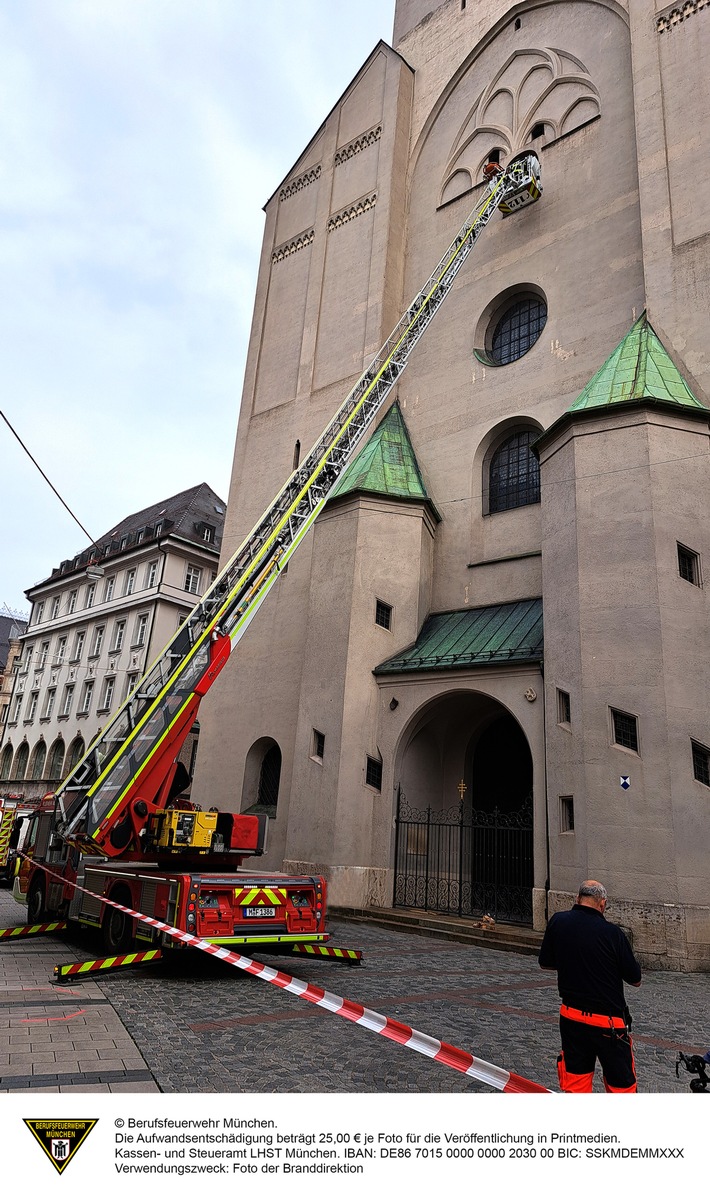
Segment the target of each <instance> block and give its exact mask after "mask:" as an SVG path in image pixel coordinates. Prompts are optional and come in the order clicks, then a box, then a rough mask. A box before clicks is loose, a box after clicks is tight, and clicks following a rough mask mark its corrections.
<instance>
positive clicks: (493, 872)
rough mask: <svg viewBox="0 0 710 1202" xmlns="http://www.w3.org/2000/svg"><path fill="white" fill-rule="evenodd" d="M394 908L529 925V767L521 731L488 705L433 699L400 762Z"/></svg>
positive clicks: (468, 695)
mask: <svg viewBox="0 0 710 1202" xmlns="http://www.w3.org/2000/svg"><path fill="white" fill-rule="evenodd" d="M398 770H399V771H398V775H399V785H398V790H397V814H396V824H395V825H396V839H395V897H394V904H395V906H397V907H405V908H415V909H422V910H431V911H434V912H438V913H447V914H459V915H462V916H464V917H473V918H480V917H482V916H483V915H484V914H488V915H490V916H491V917H492V918H495V919H496V920H497V921H499V922H516V923H530V922H532V887H533V818H532V814H533V810H532V780H533V764H532V756H531V753H530V747H529V745H528V741H527V739H526V737H525V734H524V732H523V730H522V728H521V726H520V725H519V723H518V722H517V721H516V720H515V718H513V716H512V715H511V714H510V713H509V712H508V710H506V709H505V708H504V706H502V705H501V704H500V703H499V702H497V701H495V700H494V699H493V698H491V697H488V696H486V695H485V694H482V693H475V692H465V693H463V692H457V693H451V694H448V695H447V696H445V697H441V698H438V699H437V700H436V701H434V702H432V703H431V704H430V705H429V706H427V707H425V709H424V710H423V711H421V712H420V714H419V715H418V716H417V719H416V720H415V722H414V724H413V725H412V727H411V728H410V729H409V730H408V731H407V732H405V735H404V737H403V740H402V744H401V747H400V752H399V756H398Z"/></svg>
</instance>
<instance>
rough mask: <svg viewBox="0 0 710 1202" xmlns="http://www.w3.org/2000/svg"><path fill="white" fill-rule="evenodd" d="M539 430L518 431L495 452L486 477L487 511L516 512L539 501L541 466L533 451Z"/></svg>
mask: <svg viewBox="0 0 710 1202" xmlns="http://www.w3.org/2000/svg"><path fill="white" fill-rule="evenodd" d="M539 436H540V432H539V430H518V431H516V433H515V434H511V435H510V437H508V438H506V440H505V442H502V443H501V445H500V446H499V447H498V449H497V450H496V451H495V453H494V455H493V457H492V459H491V466H490V471H489V478H488V512H489V513H501V512H502V511H503V510H504V509H519V508H520V507H521V506H522V505H535V504H537V503H538V502H539V500H540V464H539V463H538V460H537V458H536V456H535V455H534V454H533V451H532V449H531V448H532V443H533V442H535V439H536V438H539Z"/></svg>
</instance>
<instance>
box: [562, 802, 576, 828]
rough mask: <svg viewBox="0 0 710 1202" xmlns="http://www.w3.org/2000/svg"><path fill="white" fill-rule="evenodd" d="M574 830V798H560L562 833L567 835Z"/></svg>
mask: <svg viewBox="0 0 710 1202" xmlns="http://www.w3.org/2000/svg"><path fill="white" fill-rule="evenodd" d="M573 830H574V797H560V831H561V833H562V834H563V835H564V834H567V833H568V832H570V831H573Z"/></svg>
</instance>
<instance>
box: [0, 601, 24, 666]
mask: <svg viewBox="0 0 710 1202" xmlns="http://www.w3.org/2000/svg"><path fill="white" fill-rule="evenodd" d="M26 629H27V622H24V621H21V620H20V619H19V618H13V617H12V616H11V615H10V614H0V672H2V671H4V669H5V666H6V664H7V656H8V652H9V650H10V640H11V639H19V637H20V635H22V634H24V633H25V631H26Z"/></svg>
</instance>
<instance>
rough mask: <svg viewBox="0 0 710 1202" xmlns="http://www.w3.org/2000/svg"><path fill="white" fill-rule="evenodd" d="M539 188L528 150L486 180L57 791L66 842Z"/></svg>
mask: <svg viewBox="0 0 710 1202" xmlns="http://www.w3.org/2000/svg"><path fill="white" fill-rule="evenodd" d="M541 191H542V188H541V184H540V165H539V162H538V159H537V157H536V156H535V155H534V154H532V153H528V154H524V155H520V156H519V157H518V158H517V159H515V160H513V161H512V162H511V164H510V165H509V166H508V167H507V168H506V169H505V171H502V172H501V173H500V174H498V175H497V176H495V177H494V178H493V179H492V180H491V181H490V183H489V184H488V186H487V188H486V192H485V198H484V200H483V202H482V204H480V205H479V206H478V207H476V208H475V209H474V210H473V212H472V213H471V214H470V215H469V217H468V219H467V221H466V222H465V224H464V225H463V226H462V228H461V229H460V231H459V232H458V234H457V235H456V237H455V238H454V240H453V242H452V243H451V245H450V246H449V248H448V249H447V251H446V253H445V254H444V255H443V257H442V258H441V260H440V262H439V263H438V264H437V266H436V267H435V269H434V271H433V272H432V274H431V275H430V277H429V279H428V280H427V282H426V283H425V285H424V287H423V288H422V289H421V291H420V292H419V293H418V295H417V296H416V297H415V298H414V300H413V301H412V303H411V304H410V305H409V307H408V309H407V310H406V312H405V313H404V314H403V316H402V317H401V318H400V320H399V322H398V323H397V326H396V327H395V329H394V330H393V332H392V333H391V334H390V336H389V338H388V339H387V341H386V342H385V344H384V345H383V346H382V347H381V349H380V350H379V351H378V352H377V354H376V355H375V357H374V359H373V360H372V362H371V363H370V364H369V366H368V367H367V369H366V371H364V372H363V374H362V375H361V376H360V379H359V380H358V381H357V383H356V384H355V386H354V387H353V388H352V389H351V391H350V392H349V393H348V395H347V397H346V398H345V400H344V401H343V403H342V405H341V406H340V408H339V410H338V412H337V413H336V414H335V416H334V418H333V419H332V421H331V422H329V424H328V426H327V427H326V428H325V430H324V431H323V433H322V434H321V436H320V438H319V439H318V441H317V442H316V443H315V445H314V446H313V448H312V449H311V451H310V452H309V454H308V455H307V456H306V457H305V459H304V460H303V462H302V463H301V465H300V466H299V467H298V468H297V469H296V470H295V471H294V472H293V474H292V475H291V476H290V477H289V479H288V480H287V481H286V483H285V485H284V487H283V488H282V489H281V491H280V492H279V494H278V495H277V496H276V497H275V498H274V500H273V502H272V503H271V505H270V506H269V508H268V509H267V510H266V512H265V513H264V514H263V515H262V517H261V518H260V519H259V521H258V522H257V524H256V526H255V527H254V529H253V530H252V531H251V533H250V534H249V535H248V536H247V538H246V539H245V540H244V542H243V543H242V544H241V546H240V547H239V549H238V550H237V551H236V553H235V554H234V555H233V556H232V558H231V559H230V560H229V562H228V563H227V564H225V566H224V567H223V569H222V571H221V572H220V573H219V575H218V576H217V578H216V579H215V581H214V582H213V584H212V585H211V587H210V588H209V590H208V591H207V592H206V593H205V595H204V596H203V597H202V598H201V600H200V601H199V602H198V604H197V605H196V606H195V608H194V609H193V611H192V613H191V614H190V615H189V616H188V618H187V619H186V620H185V622H184V623H183V625H182V626H181V627H180V628H179V630H178V631H177V632H176V634H175V635H174V636H173V638H172V639H171V641H170V642H169V643H168V645H167V647H165V649H164V650H163V651H162V652H161V654H160V655H159V656H158V658H157V659H156V660H155V662H154V663H153V664H152V666H151V667H150V668H149V669H148V671H147V672H146V674H145V675H144V676H143V678H142V679H141V680H140V681H139V682H138V685H137V686H136V688H135V690H134V691H133V693H131V694H130V696H129V697H128V698H127V699H126V700H125V701H124V703H123V705H122V706H121V707H120V709H118V710H117V711H116V713H115V714H114V715H113V717H112V718H111V720H110V721H109V723H108V724H107V726H106V727H105V728H104V730H103V731H102V733H101V735H100V736H99V737H98V739H96V741H95V742H94V743H93V744H92V745H91V747H90V748H89V750H88V751H87V753H86V755H85V756H84V757H83V759H82V760H80V761H79V763H78V764H77V765H76V767H75V768H74V769H73V770H72V772H71V773H70V774H69V776H68V777H67V778H66V780H65V781H64V782H63V783H62V784H61V785H60V787H59V789H58V790H57V799H58V814H57V816H58V818H59V820H60V828H61V832H62V834H63V836H64V837H65V838H67V839H71V838H72V837H74V838H75V839H76V838H77V836H79V835H81V834H86V835H87V836H88V837H89V840H90V839H91V838H93V837H94V835H95V834H96V833H97V832H98V828H99V827H100V826H101V824H102V823H104V822H105V821H106V819H107V817H109V816H110V815H112V814H113V813H114V812H118V810H119V807H120V806H121V803H122V801H124V799H125V797H126V794H127V793H128V791H129V790H130V789H131V788H132V787H133V786H134V785H135V784H136V782H137V780H138V778H139V777H141V776H142V775H143V773H144V772H145V770H146V769H147V767H148V766H149V764H150V761H151V760H152V759H153V757H154V756H155V755H156V754H157V753H158V752H159V749H160V747H161V745H162V744H163V741H164V740H165V739H166V737H167V736H168V733H169V731H170V729H171V727H172V726H173V725H174V724H175V723H176V722H178V720H179V718H180V715H181V714H182V713H183V712H184V711H185V709H186V707H187V706H188V705H189V704H190V702H191V700H193V699H194V697H195V686H196V685H197V684H198V682H200V681H202V679H203V678H204V676H205V673H206V672H207V670H208V668H209V665H210V648H211V643H212V642H214V640H215V639H218V638H222V637H223V636H228V638H229V640H230V643H231V646H232V647H234V645H235V644H236V643H237V642H238V641H239V639H240V638H241V636H242V635H243V634H244V631H245V630H246V628H247V626H248V624H249V622H250V621H251V619H252V618H253V616H254V614H255V612H256V610H257V609H258V607H259V606H260V605H261V603H262V601H263V600H264V598H265V597H266V595H267V593H268V591H269V589H270V588H271V586H272V585H273V584H274V582H275V581H276V579H277V577H278V575H279V572H280V571H281V570H282V569H283V567H284V566H285V564H286V563H287V562H288V560H289V558H290V557H291V555H293V553H294V551H295V550H296V548H297V546H298V545H299V543H300V541H301V539H302V538H303V537H304V535H305V534H306V532H307V531H308V530H309V528H310V527H311V525H312V524H313V522H314V521H315V519H316V518H317V516H318V514H319V513H320V511H321V509H322V508H323V506H324V505H325V502H326V500H327V499H328V496H329V495H330V493H331V491H332V489H333V488H334V486H335V484H336V483H337V481H338V479H339V477H340V476H341V474H342V472H343V470H344V468H345V466H346V464H347V462H348V459H349V457H350V454H351V452H352V450H353V448H354V447H355V446H356V444H357V443H358V442H359V441H360V439H361V438H362V436H363V434H364V433H365V431H366V430H367V429H368V427H369V426H370V425H371V423H372V422H373V421H374V419H375V417H376V416H377V414H378V413H379V412H380V410H381V408H382V406H383V405H384V403H385V401H386V400H387V397H388V396H389V394H390V392H391V391H392V389H393V388H394V386H395V384H396V383H397V381H398V380H399V377H400V376H401V374H402V372H403V371H404V369H405V367H406V365H407V361H408V359H409V356H410V354H411V352H412V350H413V349H414V347H415V346H416V344H417V343H418V341H419V339H420V338H421V336H422V334H423V333H424V331H425V330H426V328H427V326H428V325H429V323H430V321H431V320H432V318H433V317H434V315H435V313H437V311H438V310H439V308H440V306H441V305H442V303H443V301H444V300H445V299H446V297H447V296H448V294H449V292H450V290H451V287H452V285H453V282H454V280H455V278H456V276H457V274H458V272H459V271H460V270H461V267H462V266H463V264H464V262H465V260H466V258H467V257H468V255H469V253H470V251H471V250H472V248H473V246H474V245H475V243H476V241H477V240H478V238H479V236H480V234H481V233H482V232H483V230H484V229H485V227H486V225H487V224H488V222H489V221H490V219H491V217H492V216H493V214H494V213H495V212H496V210H497V209H502V211H503V212H507V213H510V212H513V211H516V210H517V209H518V208H522V207H523V206H524V205H526V204H530V203H532V202H533V201H535V200H537V199H538V198H539V196H540V194H541ZM201 691H204V689H203V688H202V686H201ZM104 829H105V828H104Z"/></svg>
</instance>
